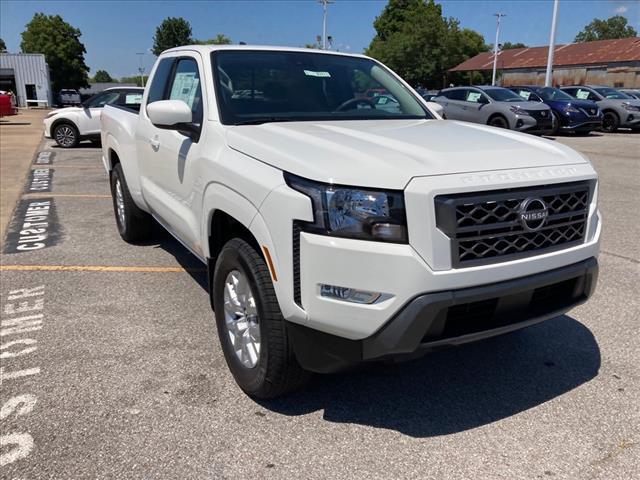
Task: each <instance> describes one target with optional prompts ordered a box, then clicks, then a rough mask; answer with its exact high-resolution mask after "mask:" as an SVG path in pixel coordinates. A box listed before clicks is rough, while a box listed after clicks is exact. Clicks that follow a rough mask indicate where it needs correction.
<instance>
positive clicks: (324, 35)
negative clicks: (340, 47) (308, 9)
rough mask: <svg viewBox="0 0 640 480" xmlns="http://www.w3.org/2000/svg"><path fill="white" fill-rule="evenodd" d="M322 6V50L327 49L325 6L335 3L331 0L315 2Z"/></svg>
mask: <svg viewBox="0 0 640 480" xmlns="http://www.w3.org/2000/svg"><path fill="white" fill-rule="evenodd" d="M317 1H318V3H320V4H322V49H323V50H326V49H327V6H328V5H330V4H332V3H335V2H334V1H333V0H317Z"/></svg>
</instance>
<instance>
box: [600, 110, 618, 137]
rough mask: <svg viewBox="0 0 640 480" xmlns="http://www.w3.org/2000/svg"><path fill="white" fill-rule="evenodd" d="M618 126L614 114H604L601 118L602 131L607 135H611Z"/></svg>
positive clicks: (616, 117) (616, 116)
mask: <svg viewBox="0 0 640 480" xmlns="http://www.w3.org/2000/svg"><path fill="white" fill-rule="evenodd" d="M619 125H620V119H619V118H618V115H617V114H616V113H615V112H604V116H603V117H602V130H604V131H605V132H608V133H613V132H615V131H616V130H617V129H618V126H619Z"/></svg>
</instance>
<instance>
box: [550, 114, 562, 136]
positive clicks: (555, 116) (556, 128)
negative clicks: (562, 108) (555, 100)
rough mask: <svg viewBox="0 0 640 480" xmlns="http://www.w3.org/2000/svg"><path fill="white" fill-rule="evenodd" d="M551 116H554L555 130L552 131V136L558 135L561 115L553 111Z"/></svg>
mask: <svg viewBox="0 0 640 480" xmlns="http://www.w3.org/2000/svg"><path fill="white" fill-rule="evenodd" d="M551 114H552V115H553V130H552V131H551V135H558V132H559V131H560V115H558V114H557V113H556V111H555V110H551Z"/></svg>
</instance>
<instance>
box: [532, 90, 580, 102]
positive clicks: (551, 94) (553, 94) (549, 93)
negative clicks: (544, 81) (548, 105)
mask: <svg viewBox="0 0 640 480" xmlns="http://www.w3.org/2000/svg"><path fill="white" fill-rule="evenodd" d="M536 93H537V94H538V95H540V96H541V97H542V98H543V99H544V100H547V101H553V100H575V98H573V97H572V96H571V95H569V94H567V93H565V92H563V91H562V90H560V89H559V88H552V87H544V88H540V89H539V90H536Z"/></svg>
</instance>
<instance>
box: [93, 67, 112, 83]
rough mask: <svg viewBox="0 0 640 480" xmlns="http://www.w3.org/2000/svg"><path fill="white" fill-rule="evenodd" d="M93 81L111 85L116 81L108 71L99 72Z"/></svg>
mask: <svg viewBox="0 0 640 480" xmlns="http://www.w3.org/2000/svg"><path fill="white" fill-rule="evenodd" d="M93 81H94V82H97V83H110V82H113V81H115V80H114V79H113V77H111V75H109V72H107V71H106V70H98V71H97V72H96V74H95V76H94V77H93Z"/></svg>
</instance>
